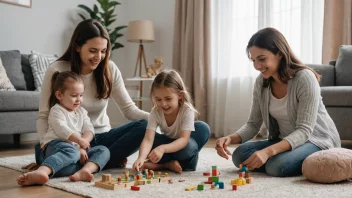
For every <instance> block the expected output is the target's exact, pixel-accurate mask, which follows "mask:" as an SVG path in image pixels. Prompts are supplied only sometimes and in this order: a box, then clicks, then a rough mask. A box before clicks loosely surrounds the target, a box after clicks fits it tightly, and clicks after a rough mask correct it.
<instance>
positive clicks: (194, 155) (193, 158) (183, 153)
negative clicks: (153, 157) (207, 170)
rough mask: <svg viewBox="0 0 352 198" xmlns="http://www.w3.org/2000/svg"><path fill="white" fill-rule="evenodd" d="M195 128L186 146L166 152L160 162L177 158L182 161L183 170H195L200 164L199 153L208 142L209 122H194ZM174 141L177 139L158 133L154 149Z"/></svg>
mask: <svg viewBox="0 0 352 198" xmlns="http://www.w3.org/2000/svg"><path fill="white" fill-rule="evenodd" d="M194 128H195V131H192V132H191V137H190V139H189V142H188V144H187V146H186V147H185V148H183V149H181V150H179V151H177V152H175V153H165V154H164V155H163V157H162V158H161V159H160V161H159V162H158V163H160V164H164V163H166V162H169V161H172V160H177V161H178V162H179V163H180V165H181V167H182V170H184V171H195V170H196V169H197V164H198V153H199V151H200V150H201V149H202V148H203V146H204V145H205V144H206V143H207V142H208V140H209V137H210V129H209V126H208V124H207V123H205V122H202V121H196V122H194ZM173 141H175V139H171V138H168V137H167V136H165V135H163V134H159V133H156V134H155V138H154V143H153V147H152V149H154V148H156V147H158V146H160V145H162V144H169V143H171V142H173Z"/></svg>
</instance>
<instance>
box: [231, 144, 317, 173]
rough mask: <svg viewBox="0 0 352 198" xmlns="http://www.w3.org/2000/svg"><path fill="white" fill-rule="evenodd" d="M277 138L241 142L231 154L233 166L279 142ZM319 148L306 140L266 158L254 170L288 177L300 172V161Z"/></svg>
mask: <svg viewBox="0 0 352 198" xmlns="http://www.w3.org/2000/svg"><path fill="white" fill-rule="evenodd" d="M280 141H281V139H278V140H262V141H256V142H246V143H243V144H241V145H240V146H239V147H237V148H236V150H235V151H234V152H233V154H232V161H233V163H234V164H235V166H237V167H239V165H240V164H241V163H243V162H244V161H245V160H247V159H248V158H249V157H250V156H251V155H252V154H253V153H254V152H256V151H259V150H262V149H264V148H266V147H268V146H271V145H273V144H276V143H278V142H280ZM320 150H321V149H320V148H319V147H318V146H316V145H314V144H312V143H311V142H309V141H307V142H306V143H305V144H303V145H301V146H299V147H297V148H295V149H294V150H291V151H286V152H283V153H280V154H277V155H275V156H273V157H271V158H269V159H268V161H267V162H266V163H265V164H264V165H263V166H261V167H260V168H257V169H255V171H260V172H266V173H267V174H268V175H270V176H273V177H289V176H296V175H301V174H302V163H303V161H304V159H306V158H307V157H308V156H309V155H310V154H312V153H314V152H317V151H320Z"/></svg>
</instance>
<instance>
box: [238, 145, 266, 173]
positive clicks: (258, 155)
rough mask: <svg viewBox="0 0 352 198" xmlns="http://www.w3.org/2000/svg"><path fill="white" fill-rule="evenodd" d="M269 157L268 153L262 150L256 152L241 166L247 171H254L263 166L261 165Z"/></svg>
mask: <svg viewBox="0 0 352 198" xmlns="http://www.w3.org/2000/svg"><path fill="white" fill-rule="evenodd" d="M269 157H270V155H269V153H268V152H266V150H264V149H263V150H260V151H256V152H255V153H253V154H252V155H251V156H250V157H249V158H248V159H247V160H246V161H244V162H243V165H245V166H247V168H248V170H254V169H256V168H260V167H261V166H263V164H265V163H266V161H268V159H269Z"/></svg>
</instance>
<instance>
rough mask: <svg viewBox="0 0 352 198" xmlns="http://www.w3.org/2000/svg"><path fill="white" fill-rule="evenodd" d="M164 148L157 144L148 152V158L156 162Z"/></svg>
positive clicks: (161, 155) (162, 153)
mask: <svg viewBox="0 0 352 198" xmlns="http://www.w3.org/2000/svg"><path fill="white" fill-rule="evenodd" d="M164 152H165V150H164V149H163V147H162V146H158V147H156V148H155V149H153V150H152V152H150V153H149V155H148V158H149V160H150V161H151V162H153V163H157V162H159V161H160V160H161V158H162V157H163V155H164Z"/></svg>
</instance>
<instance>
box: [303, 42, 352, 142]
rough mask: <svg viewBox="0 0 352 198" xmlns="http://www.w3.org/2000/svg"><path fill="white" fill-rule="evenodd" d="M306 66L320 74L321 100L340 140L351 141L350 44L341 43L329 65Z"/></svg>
mask: <svg viewBox="0 0 352 198" xmlns="http://www.w3.org/2000/svg"><path fill="white" fill-rule="evenodd" d="M308 66H310V67H311V68H313V69H314V70H315V71H317V72H318V73H319V74H321V75H322V78H321V82H320V86H321V95H322V97H323V102H324V105H325V107H326V109H327V111H328V113H329V115H330V117H331V118H332V119H333V121H334V122H335V124H336V127H337V130H338V132H339V134H340V138H341V140H348V141H351V140H352V46H351V45H342V46H341V47H340V49H339V56H338V58H337V60H336V61H330V63H329V65H308ZM342 143H344V142H343V141H342ZM348 143H350V142H347V144H348Z"/></svg>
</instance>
